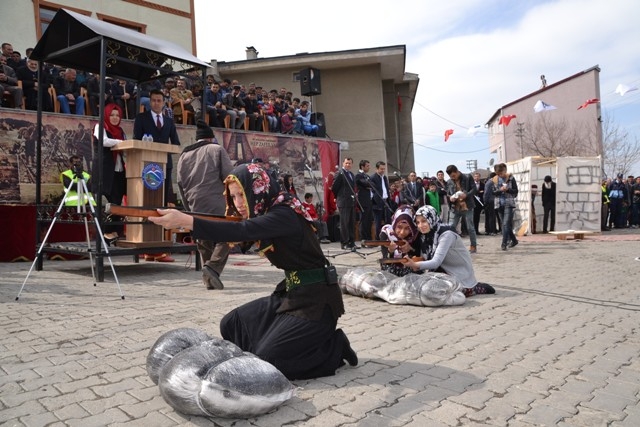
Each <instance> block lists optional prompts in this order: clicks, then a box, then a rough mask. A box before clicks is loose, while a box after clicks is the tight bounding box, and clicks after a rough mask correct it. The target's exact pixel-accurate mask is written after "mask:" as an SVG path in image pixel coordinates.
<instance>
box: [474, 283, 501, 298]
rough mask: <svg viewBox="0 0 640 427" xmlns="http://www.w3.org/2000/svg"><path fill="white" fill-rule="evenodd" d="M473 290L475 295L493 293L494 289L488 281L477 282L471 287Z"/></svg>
mask: <svg viewBox="0 0 640 427" xmlns="http://www.w3.org/2000/svg"><path fill="white" fill-rule="evenodd" d="M473 292H474V293H475V294H477V295H482V294H495V293H496V290H495V289H494V288H493V286H491V285H490V284H488V283H482V282H478V283H477V284H476V285H475V286H474V287H473Z"/></svg>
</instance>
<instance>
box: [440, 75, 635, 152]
mask: <svg viewBox="0 0 640 427" xmlns="http://www.w3.org/2000/svg"><path fill="white" fill-rule="evenodd" d="M636 90H638V87H637V86H629V85H626V84H624V83H620V84H619V85H618V86H617V87H616V90H615V93H618V94H620V96H624V95H625V94H627V93H629V92H633V91H636ZM599 102H600V100H599V99H598V98H592V99H587V100H586V101H585V102H584V103H583V104H582V105H580V106H579V107H578V110H582V109H585V108H587V107H588V106H589V105H591V104H597V103H599ZM557 109H558V107H556V106H554V105H551V104H549V103H546V102H544V101H543V100H541V99H539V100H538V101H537V102H536V103H535V105H534V106H533V111H535V112H536V113H540V112H543V111H552V110H557ZM516 117H517V116H516V115H515V114H509V115H505V116H501V117H500V119H499V120H498V124H499V125H504V126H509V123H511V120H513V119H515V118H516ZM481 129H482V127H481V126H480V125H475V126H472V127H470V128H469V129H467V135H469V136H476V134H477V133H478V132H479V131H480V130H481ZM451 135H453V129H447V130H445V131H444V141H445V142H447V141H448V140H449V137H451Z"/></svg>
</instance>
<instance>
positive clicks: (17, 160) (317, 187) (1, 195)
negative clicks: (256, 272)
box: [0, 109, 340, 206]
mask: <svg viewBox="0 0 640 427" xmlns="http://www.w3.org/2000/svg"><path fill="white" fill-rule="evenodd" d="M42 122H43V129H42V147H41V150H42V165H41V167H42V172H41V183H42V187H41V188H42V190H41V198H42V201H43V203H46V200H50V199H53V198H55V197H59V196H61V195H62V194H63V193H64V189H63V188H62V184H61V183H60V173H61V172H62V171H64V170H66V169H68V159H69V157H70V156H72V155H74V154H76V155H79V156H80V157H82V159H83V163H84V168H85V170H87V171H89V172H90V173H92V174H94V173H93V171H92V170H91V163H92V158H93V155H94V154H93V149H92V142H91V140H92V137H91V135H92V133H93V128H94V126H95V125H96V124H97V123H98V120H97V118H96V117H87V116H81V117H76V116H70V115H62V114H52V113H43V119H42ZM122 128H123V129H124V131H125V134H126V135H127V136H128V137H131V135H132V130H133V121H132V120H123V122H122ZM214 132H215V135H216V138H217V140H218V142H219V143H220V144H221V145H223V146H224V147H225V149H226V150H227V152H228V153H229V157H231V160H232V162H233V163H236V162H248V161H251V159H253V158H256V157H260V158H262V160H263V161H265V162H270V164H271V165H272V168H275V169H276V170H277V171H278V172H281V173H288V174H291V175H292V176H293V177H294V186H295V188H296V191H297V192H298V196H299V197H300V198H303V196H304V193H305V192H308V193H311V194H313V196H314V202H315V203H318V202H323V204H324V205H325V206H327V201H326V200H325V187H326V183H327V179H326V178H327V177H328V176H329V173H330V172H332V171H333V170H334V168H335V165H337V164H338V161H339V154H340V149H339V147H340V144H339V143H338V142H335V141H331V140H324V139H316V138H307V137H292V136H288V135H281V134H275V133H257V132H256V133H253V132H233V131H231V130H226V129H218V128H214ZM178 135H179V137H180V141H181V144H182V146H183V147H185V146H188V145H191V144H193V143H194V142H195V127H194V126H182V125H179V126H178ZM37 139H38V136H37V132H36V113H35V112H34V111H24V110H8V109H2V117H0V203H2V204H8V203H22V204H32V203H35V183H36V144H37ZM177 161H178V155H174V164H177ZM176 169H177V168H174V172H175V170H176ZM173 182H174V183H175V176H174V177H173ZM174 189H177V186H175V185H174Z"/></svg>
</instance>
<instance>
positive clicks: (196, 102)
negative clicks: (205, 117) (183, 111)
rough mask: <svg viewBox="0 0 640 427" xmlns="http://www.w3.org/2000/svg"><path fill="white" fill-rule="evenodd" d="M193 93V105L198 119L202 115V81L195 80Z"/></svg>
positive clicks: (192, 87) (192, 88)
mask: <svg viewBox="0 0 640 427" xmlns="http://www.w3.org/2000/svg"><path fill="white" fill-rule="evenodd" d="M191 93H192V94H193V100H192V101H191V106H192V107H193V111H194V114H195V117H196V120H197V119H199V118H201V116H202V83H200V82H194V83H193V84H192V85H191Z"/></svg>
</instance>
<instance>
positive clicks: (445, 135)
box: [444, 129, 453, 142]
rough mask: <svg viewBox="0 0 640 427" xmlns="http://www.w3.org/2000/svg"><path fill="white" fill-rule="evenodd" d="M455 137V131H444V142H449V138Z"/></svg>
mask: <svg viewBox="0 0 640 427" xmlns="http://www.w3.org/2000/svg"><path fill="white" fill-rule="evenodd" d="M451 135H453V129H447V130H445V131H444V142H447V141H448V140H449V137H450V136H451Z"/></svg>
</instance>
